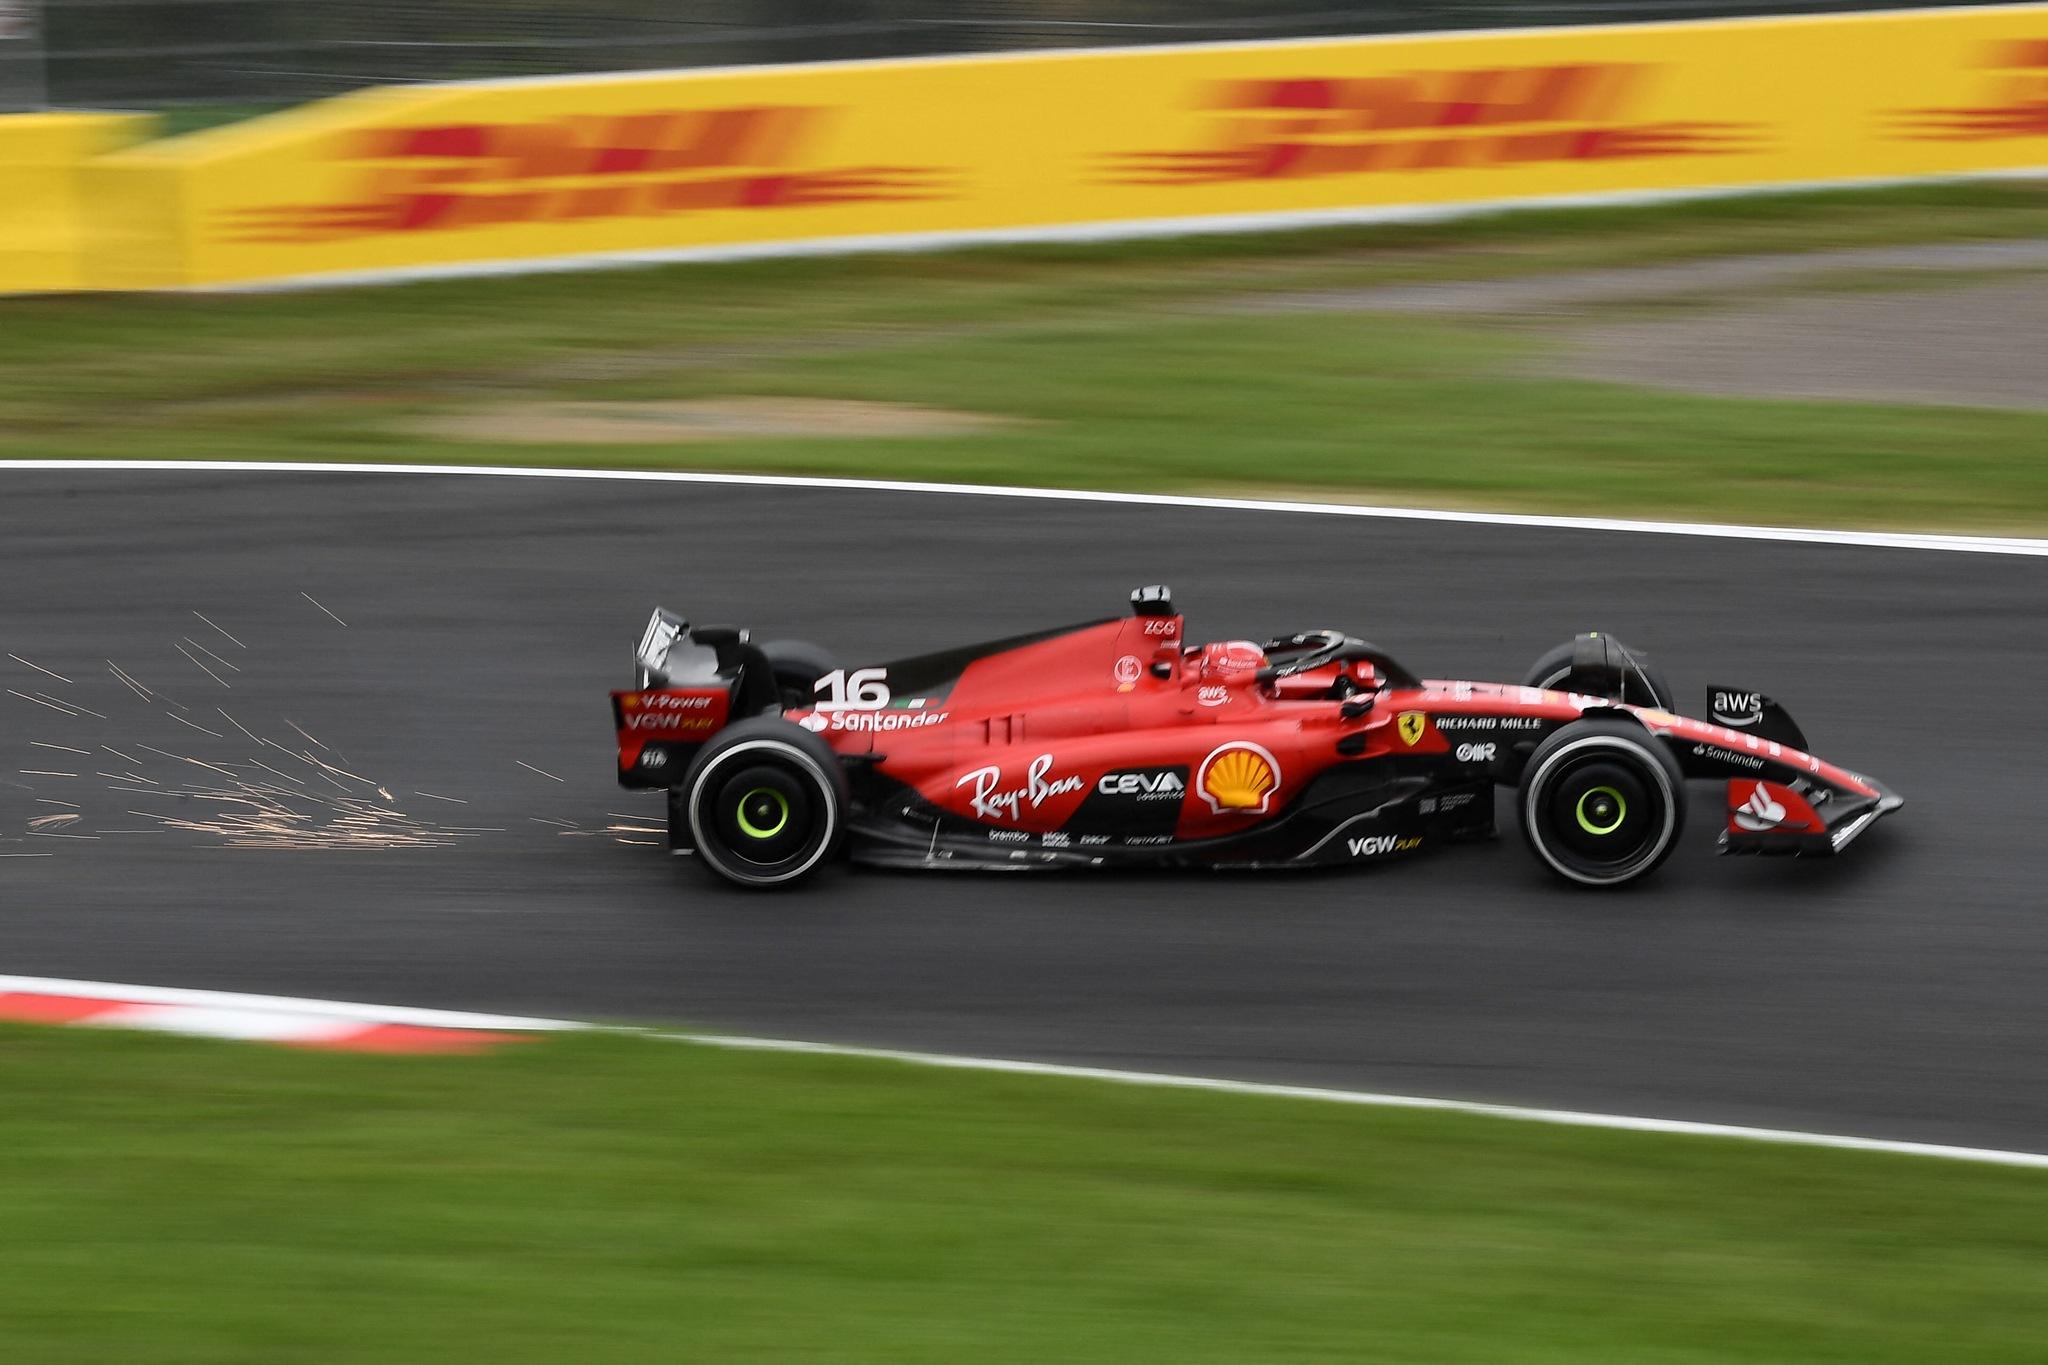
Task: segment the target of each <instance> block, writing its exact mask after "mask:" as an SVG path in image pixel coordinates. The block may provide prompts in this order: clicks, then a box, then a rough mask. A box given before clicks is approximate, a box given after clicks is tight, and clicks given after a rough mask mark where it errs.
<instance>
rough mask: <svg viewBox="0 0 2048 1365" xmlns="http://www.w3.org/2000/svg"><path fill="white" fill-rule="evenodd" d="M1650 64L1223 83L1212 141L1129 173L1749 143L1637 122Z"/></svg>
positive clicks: (1662, 152)
mask: <svg viewBox="0 0 2048 1365" xmlns="http://www.w3.org/2000/svg"><path fill="white" fill-rule="evenodd" d="M1655 79H1656V75H1655V69H1654V68H1652V67H1649V66H1636V65H1627V64H1617V63H1591V62H1583V63H1572V64H1569V65H1559V66H1524V67H1486V68H1481V69H1476V70H1460V71H1410V72H1401V73H1397V74H1389V75H1383V76H1369V77H1360V78H1355V79H1338V78H1329V77H1320V76H1302V77H1297V78H1292V79H1282V80H1243V81H1226V82H1221V83H1218V84H1214V85H1211V86H1210V87H1208V88H1206V89H1205V90H1203V91H1202V92H1201V94H1200V95H1199V96H1198V97H1197V101H1196V103H1197V107H1199V108H1201V109H1203V110H1207V111H1212V112H1213V113H1214V115H1215V116H1216V117H1217V118H1218V120H1219V122H1218V123H1217V124H1216V125H1215V130H1214V136H1213V138H1212V140H1211V142H1210V145H1209V146H1207V147H1197V148H1184V149H1175V150H1167V151H1144V152H1131V153H1122V154H1118V155H1115V156H1112V157H1111V158H1110V166H1109V171H1110V174H1109V179H1110V180H1111V181H1112V182H1114V183H1119V184H1126V185H1200V184H1212V183H1215V182H1218V181H1231V180H1279V179H1305V178H1310V177H1315V176H1329V175H1373V174H1388V173H1395V172H1416V171H1434V170H1453V169H1472V168H1489V167H1514V166H1527V165H1532V164H1538V163H1543V162H1558V161H1598V160H1615V159H1619V158H1640V157H1661V156H1705V155H1713V154H1717V153H1727V152H1734V151H1741V150H1747V149H1748V148H1747V146H1746V144H1747V143H1748V142H1749V141H1750V139H1749V138H1748V137H1746V136H1745V134H1746V132H1747V130H1748V129H1750V128H1753V127H1754V125H1747V124H1737V123H1708V122H1699V121H1685V122H1641V121H1637V120H1635V119H1632V118H1631V117H1630V115H1631V111H1632V110H1634V109H1636V108H1637V107H1639V106H1640V105H1641V103H1642V101H1643V97H1644V95H1645V93H1646V92H1647V91H1648V89H1649V87H1650V85H1651V83H1652V82H1653V81H1654V80H1655Z"/></svg>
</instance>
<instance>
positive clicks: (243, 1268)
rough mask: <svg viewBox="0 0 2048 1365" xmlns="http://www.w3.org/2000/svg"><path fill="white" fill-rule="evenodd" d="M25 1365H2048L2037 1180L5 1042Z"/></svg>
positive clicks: (825, 1078) (1854, 1157) (1255, 1116)
mask: <svg viewBox="0 0 2048 1365" xmlns="http://www.w3.org/2000/svg"><path fill="white" fill-rule="evenodd" d="M0 1093H4V1094H5V1095H6V1096H7V1103H6V1105H4V1106H0V1219H4V1226H5V1228H6V1236H5V1238H4V1239H0V1339H4V1341H5V1344H6V1347H7V1356H8V1358H9V1359H12V1360H21V1361H25V1362H26V1361H34V1362H36V1365H73V1363H74V1362H76V1363H79V1365H85V1363H87V1362H89V1363H90V1365H100V1363H101V1362H105V1361H110V1360H119V1361H123V1362H127V1365H157V1363H158V1362H165V1363H169V1362H180V1363H184V1362H195V1363H196V1362H205V1363H206V1365H233V1363H235V1362H249V1363H250V1365H301V1363H305V1365H311V1363H312V1362H322V1363H323V1365H324V1363H326V1362H362V1363H363V1365H389V1363H390V1362H398V1361H402V1362H406V1363H407V1365H425V1363H426V1362H436V1361H460V1362H471V1361H483V1360H487V1361H491V1362H494V1365H525V1363H526V1362H533V1365H560V1362H563V1361H569V1360H574V1361H577V1362H588V1363H589V1365H604V1362H613V1361H617V1362H636V1363H637V1362H644V1361H652V1360H663V1361H669V1360H674V1361H698V1360H702V1361H748V1362H781V1361H832V1362H835V1365H836V1363H837V1362H848V1363H858V1362H865V1361H874V1362H878V1363H880V1365H915V1363H918V1362H930V1365H956V1363H957V1362H961V1361H975V1362H996V1363H999V1362H1011V1361H1014V1362H1018V1363H1019V1365H1044V1363H1045V1362H1048V1361H1059V1362H1095V1361H1101V1362H1117V1365H1127V1363H1131V1362H1144V1361H1153V1360H1157V1361H1162V1362H1172V1363H1173V1365H1201V1363H1202V1362H1219V1365H1242V1362H1247V1361H1259V1362H1268V1361H1271V1362H1285V1361H1319V1362H1320V1361H1331V1360H1360V1361H1372V1362H1396V1361H1398V1362H1403V1365H1429V1363H1431V1362H1442V1363H1443V1365H1488V1363H1489V1362H1509V1361H1513V1362H1541V1363H1544V1365H1583V1363H1584V1362H1593V1361H1613V1362H1626V1365H1705V1363H1706V1362H1719V1361H1743V1362H1774V1363H1775V1365H1794V1363H1795V1362H1841V1363H1842V1365H1849V1363H1850V1362H1853V1363H1854V1365H1887V1363H1888V1362H1898V1363H1899V1365H1925V1362H1928V1361H1933V1360H1939V1361H1942V1362H1945V1365H1974V1363H1976V1362H1992V1361H2015V1362H2018V1361H2027V1362H2032V1361H2037V1360H2038V1359H2039V1358H2040V1343H2041V1341H2042V1340H2043V1338H2044V1335H2048V1292H2044V1290H2048V1285H2044V1280H2043V1270H2042V1267H2043V1265H2044V1264H2048V1176H2044V1174H2043V1173H2041V1172H2036V1171H2021V1170H2010V1169H2003V1168H1994V1167H1982V1166H1968V1165H1962V1164H1957V1163H1950V1162H1941V1161H1931V1160H1926V1159H1918V1158H1904V1157H1887V1156H1876V1155H1868V1154H1855V1153H1844V1152H1828V1151H1818V1150H1810V1149H1797V1148H1783V1147H1771V1146H1764V1145H1758V1144H1750V1143H1739V1142H1729V1141H1725V1140H1712V1139H1697V1138H1678V1137H1663V1136H1649V1135H1641V1134H1623V1133H1606V1132H1597V1131H1586V1130H1576V1129H1565V1128H1551V1127H1546V1126H1539V1125H1531V1124H1517V1123H1510V1122H1504V1121H1500V1120H1492V1119H1482V1118H1474V1117H1467V1116H1458V1115H1445V1114H1429V1113H1415V1112H1402V1111H1391V1110H1366V1109H1352V1108H1346V1107H1339V1106H1328V1105H1318V1104H1312V1103H1306V1102H1297V1101H1281V1100H1272V1099H1263V1098H1245V1097H1231V1096H1219V1095H1205V1094H1200V1093H1193V1092H1176V1091H1161V1090H1143V1089H1131V1088H1123V1087H1114V1086H1106V1085H1101V1084H1098V1083H1093V1082H1082V1081H1059V1080H1047V1079H1037V1078H1024V1077H1003V1076H989V1075H973V1074H967V1073H955V1072H945V1071H936V1070H927V1069H918V1068H913V1067H908V1066H902V1065H898V1064H893V1063H885V1062H870V1061H856V1060H849V1059H839V1058H820V1057H795V1056H777V1055H759V1054H746V1053H729V1052H721V1051H716V1050H711V1049H704V1048H699V1047H691V1046H683V1045H678V1044H673V1043H663V1042H658V1041H653V1040H648V1039H644V1038H634V1037H623V1036H584V1037H573V1038H566V1039H561V1040H554V1041H547V1042H542V1043H533V1044H526V1045H521V1046H518V1047H515V1048H512V1049H509V1050H507V1051H504V1052H501V1053H498V1054H493V1055H489V1056H484V1057H479V1058H396V1059H394V1058H375V1057H359V1056H346V1055H333V1054H314V1053H299V1052H289V1051H283V1050H272V1049H265V1048H256V1047H245V1046H234V1045H222V1044H211V1043H204V1042H198V1041H193V1040H180V1039H169V1038H161V1037H154V1036H147V1035H117V1034H96V1033H90V1032H85V1031H77V1030H71V1031H66V1030H28V1029H21V1028H6V1029H0Z"/></svg>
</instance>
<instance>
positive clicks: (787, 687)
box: [761, 640, 840, 711]
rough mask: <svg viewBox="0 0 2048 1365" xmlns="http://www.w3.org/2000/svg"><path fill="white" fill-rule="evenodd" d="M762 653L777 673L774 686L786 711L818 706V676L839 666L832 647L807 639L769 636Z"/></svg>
mask: <svg viewBox="0 0 2048 1365" xmlns="http://www.w3.org/2000/svg"><path fill="white" fill-rule="evenodd" d="M761 653H762V654H764V655H766V656H767V658H768V667H769V668H770V669H772V670H773V671H774V673H775V690H776V691H777V692H778V693H779V694H780V695H781V697H782V709H783V710H785V711H797V710H802V709H805V708H808V707H811V706H815V705H816V704H817V701H818V691H817V685H818V679H820V678H822V677H824V676H825V675H826V674H827V673H830V672H832V671H833V670H834V669H836V668H838V667H839V666H840V665H839V660H838V659H837V658H835V657H834V656H833V654H832V651H831V650H829V649H824V648H821V647H820V646H818V645H814V644H811V643H810V642H808V641H805V640H770V641H768V642H767V643H766V644H764V645H762V646H761Z"/></svg>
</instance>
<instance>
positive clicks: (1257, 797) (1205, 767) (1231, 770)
mask: <svg viewBox="0 0 2048 1365" xmlns="http://www.w3.org/2000/svg"><path fill="white" fill-rule="evenodd" d="M1195 790H1196V791H1199V792H1200V793H1201V794H1202V799H1203V800H1204V801H1207V802H1208V803H1209V809H1210V810H1212V811H1215V812H1216V813H1217V814H1218V815H1222V814H1225V813H1226V812H1230V813H1235V814H1239V815H1264V814H1265V813H1266V811H1267V809H1268V808H1269V807H1270V806H1271V805H1272V803H1273V794H1274V793H1275V792H1277V791H1279V790H1280V760H1279V759H1277V758H1274V757H1273V755H1272V754H1271V753H1269V752H1268V751H1267V750H1265V749H1262V748H1260V747H1259V746H1258V745H1256V744H1247V743H1245V742H1244V741H1243V740H1236V741H1233V742H1232V743H1229V744H1225V745H1223V746H1222V747H1221V748H1219V749H1216V750H1215V751H1214V752H1212V753H1211V754H1210V755H1209V756H1208V757H1207V758H1205V759H1203V760H1202V766H1201V769H1200V770H1199V771H1198V772H1197V773H1196V774H1195Z"/></svg>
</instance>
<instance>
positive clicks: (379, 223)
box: [230, 105, 947, 242]
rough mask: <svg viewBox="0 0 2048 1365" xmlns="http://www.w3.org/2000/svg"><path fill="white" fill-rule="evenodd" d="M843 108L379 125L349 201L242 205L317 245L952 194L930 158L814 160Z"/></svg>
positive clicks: (361, 142) (268, 225) (340, 148)
mask: <svg viewBox="0 0 2048 1365" xmlns="http://www.w3.org/2000/svg"><path fill="white" fill-rule="evenodd" d="M831 112H832V111H830V110H826V109H817V108H806V107H801V106H793V105H782V106H773V105H771V106H764V107H758V108H743V109H680V110H652V111H647V112H641V113H629V114H580V115H570V116H568V117H566V118H559V119H552V120H546V121H538V122H530V123H456V124H438V125H433V126H425V127H406V128H373V129H368V130H363V131H359V132H355V133H351V134H348V135H347V136H346V137H344V138H343V139H342V140H341V141H340V142H339V143H338V144H337V145H336V147H335V148H334V151H333V154H332V156H333V160H335V161H337V162H339V163H341V164H342V165H343V166H345V167H349V168H352V172H353V175H354V178H355V185H354V188H353V190H352V191H350V192H348V193H347V194H346V195H345V197H342V198H341V199H339V201H338V202H333V203H325V204H278V205H269V206H263V207H257V208H247V209H239V210H235V211H234V212H233V214H232V215H231V220H230V221H231V225H232V229H233V235H234V236H236V237H238V238H239V239H240V240H243V241H270V242H313V241H328V240H334V239H337V238H347V237H362V236H372V235H377V234H384V233H400V232H445V231H450V230H455V229H463V228H485V227H496V226H504V225H512V224H532V223H559V224H570V223H579V222H585V221H589V220H592V219H609V218H651V217H664V216H671V215H675V214H683V213H704V212H710V211H714V210H758V209H792V208H812V207H817V206H820V205H828V204H846V203H856V202H864V201H876V200H907V199H937V198H945V197H947V194H946V193H945V192H944V191H943V189H942V187H941V185H940V176H939V173H938V172H937V171H936V170H935V169H934V168H931V167H915V166H847V167H829V168H825V167H811V168H807V167H805V166H804V165H803V162H804V159H805V158H804V155H803V153H804V149H805V147H806V146H808V145H810V144H811V143H814V142H815V141H816V140H817V135H818V132H819V130H820V129H821V128H822V127H823V125H824V123H825V122H826V121H827V119H828V118H829V116H830V114H831Z"/></svg>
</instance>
